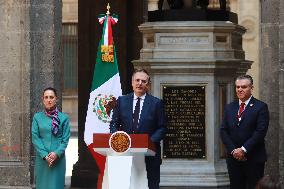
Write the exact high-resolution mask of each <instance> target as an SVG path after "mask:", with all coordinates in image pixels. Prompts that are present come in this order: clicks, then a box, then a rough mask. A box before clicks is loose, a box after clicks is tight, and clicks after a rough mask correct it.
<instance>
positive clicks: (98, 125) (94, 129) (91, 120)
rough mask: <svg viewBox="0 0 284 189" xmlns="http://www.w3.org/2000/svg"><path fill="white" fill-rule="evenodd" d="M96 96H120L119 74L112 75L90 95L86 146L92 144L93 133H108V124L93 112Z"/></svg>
mask: <svg viewBox="0 0 284 189" xmlns="http://www.w3.org/2000/svg"><path fill="white" fill-rule="evenodd" d="M98 94H102V95H110V94H111V95H113V96H115V97H116V99H117V98H118V96H120V95H121V94H122V93H121V84H120V77H119V73H117V74H116V75H114V76H113V77H112V78H110V79H109V80H108V81H106V82H105V83H104V84H102V85H101V86H100V87H98V88H97V89H95V90H94V91H92V92H91V93H90V99H89V105H88V111H87V116H86V123H85V133H84V140H85V143H86V144H87V145H90V144H91V143H93V133H109V123H104V122H103V121H101V120H99V119H98V116H97V115H96V113H95V112H94V111H93V110H94V105H93V103H94V102H95V98H96V97H97V95H98Z"/></svg>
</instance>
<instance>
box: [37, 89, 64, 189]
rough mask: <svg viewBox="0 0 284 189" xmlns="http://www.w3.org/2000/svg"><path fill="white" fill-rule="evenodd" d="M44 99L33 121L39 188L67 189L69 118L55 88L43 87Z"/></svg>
mask: <svg viewBox="0 0 284 189" xmlns="http://www.w3.org/2000/svg"><path fill="white" fill-rule="evenodd" d="M42 101H43V105H44V110H43V111H42V112H37V113H36V114H35V115H34V117H33V122H32V143H33V145H34V148H35V150H36V162H35V179H36V181H35V183H36V189H64V184H65V170H66V159H65V149H66V147H67V145H68V141H69V138H70V126H69V118H68V116H67V115H66V114H64V113H62V112H60V111H58V109H57V107H56V101H57V93H56V90H55V89H54V88H51V87H49V88H46V89H44V91H43V97H42Z"/></svg>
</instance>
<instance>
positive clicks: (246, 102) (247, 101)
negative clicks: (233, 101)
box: [239, 95, 252, 106]
mask: <svg viewBox="0 0 284 189" xmlns="http://www.w3.org/2000/svg"><path fill="white" fill-rule="evenodd" d="M251 97H252V95H251V96H250V97H249V99H247V100H246V101H245V104H246V106H247V105H248V103H249V101H250V99H251ZM241 103H242V101H241V100H240V99H239V105H241Z"/></svg>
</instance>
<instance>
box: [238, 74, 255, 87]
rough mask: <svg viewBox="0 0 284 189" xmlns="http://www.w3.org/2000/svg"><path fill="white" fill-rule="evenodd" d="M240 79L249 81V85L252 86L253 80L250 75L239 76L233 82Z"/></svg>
mask: <svg viewBox="0 0 284 189" xmlns="http://www.w3.org/2000/svg"><path fill="white" fill-rule="evenodd" d="M242 79H247V80H249V81H250V84H251V85H253V79H252V77H251V76H250V75H240V76H238V77H237V78H236V80H235V81H237V80H242Z"/></svg>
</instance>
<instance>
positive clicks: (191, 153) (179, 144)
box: [163, 86, 206, 159]
mask: <svg viewBox="0 0 284 189" xmlns="http://www.w3.org/2000/svg"><path fill="white" fill-rule="evenodd" d="M163 100H164V104H165V111H166V114H167V116H168V126H167V127H168V132H167V134H166V137H165V139H164V140H163V143H164V145H163V157H164V158H183V159H204V158H205V155H206V150H205V86H163Z"/></svg>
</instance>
